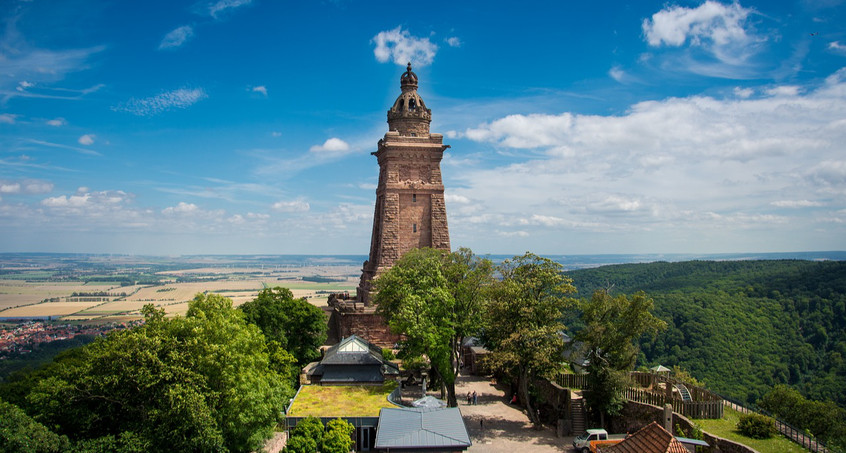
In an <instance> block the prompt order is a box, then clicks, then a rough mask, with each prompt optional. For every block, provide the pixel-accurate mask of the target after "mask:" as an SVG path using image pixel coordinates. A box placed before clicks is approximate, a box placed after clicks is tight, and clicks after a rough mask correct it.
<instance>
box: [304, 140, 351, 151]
mask: <svg viewBox="0 0 846 453" xmlns="http://www.w3.org/2000/svg"><path fill="white" fill-rule="evenodd" d="M349 150H350V145H349V143H347V142H345V141H343V140H341V139H340V138H336V137H332V138H330V139H327V140H326V141H325V142H323V144H322V145H314V146H312V147H311V148H309V151H311V152H313V153H321V152H331V153H342V152H346V151H349Z"/></svg>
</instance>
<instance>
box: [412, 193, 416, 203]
mask: <svg viewBox="0 0 846 453" xmlns="http://www.w3.org/2000/svg"><path fill="white" fill-rule="evenodd" d="M411 202H412V203H417V194H416V193H413V194H411Z"/></svg>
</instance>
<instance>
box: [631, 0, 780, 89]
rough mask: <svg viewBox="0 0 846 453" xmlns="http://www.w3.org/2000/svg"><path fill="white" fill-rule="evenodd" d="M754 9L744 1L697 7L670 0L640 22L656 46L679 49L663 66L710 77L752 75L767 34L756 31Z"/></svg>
mask: <svg viewBox="0 0 846 453" xmlns="http://www.w3.org/2000/svg"><path fill="white" fill-rule="evenodd" d="M753 14H756V12H755V11H754V10H753V9H749V8H744V7H743V6H741V5H740V3H737V2H735V3H732V4H728V5H724V4H722V3H718V2H715V1H710V0H709V1H706V2H705V3H703V4H701V5H699V6H697V7H696V8H687V7H683V6H676V5H670V6H666V7H665V8H664V9H662V10H661V11H659V12H657V13H655V14H653V15H652V17H651V18H648V19H644V20H643V22H642V24H641V27H642V29H643V34H644V38H645V39H646V42H647V43H648V44H649V45H650V46H652V47H653V48H665V49H679V50H680V51H681V53H678V54H674V53H669V54H668V55H666V56H665V57H666V58H668V59H669V61H668V60H664V59H662V60H660V61H665V63H664V64H663V65H662V66H661V67H662V69H667V70H674V71H689V72H694V73H697V74H702V75H707V76H710V77H721V78H733V79H748V78H754V77H755V75H756V74H757V73H756V71H757V70H759V68H758V66H757V65H756V64H754V62H753V61H754V60H753V58H754V57H755V56H756V55H757V54H758V53H759V52H761V50H762V49H763V48H764V47H763V46H764V43H765V42H766V41H767V38H766V37H765V36H762V35H758V34H756V32H755V30H754V29H753V28H752V25H751V21H750V20H749V16H751V15H753Z"/></svg>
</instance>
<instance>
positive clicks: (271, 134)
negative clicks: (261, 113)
mask: <svg viewBox="0 0 846 453" xmlns="http://www.w3.org/2000/svg"><path fill="white" fill-rule="evenodd" d="M270 136H271V137H281V136H282V133H281V132H279V131H273V132H271V133H270Z"/></svg>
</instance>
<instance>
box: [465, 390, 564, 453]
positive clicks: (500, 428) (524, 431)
mask: <svg viewBox="0 0 846 453" xmlns="http://www.w3.org/2000/svg"><path fill="white" fill-rule="evenodd" d="M455 391H456V394H457V395H458V407H460V408H461V414H462V415H463V416H464V422H465V423H466V424H467V430H468V432H469V433H470V439H471V440H472V441H473V446H471V447H470V448H469V449H468V450H467V451H468V452H478V453H482V452H491V453H517V452H538V453H547V452H549V453H561V452H572V451H574V450H573V438H572V437H562V438H558V437H555V431H554V430H553V429H552V428H544V429H543V430H540V431H536V430H535V429H533V428H532V424H531V423H530V422H529V418H528V417H527V416H526V414H525V413H524V412H523V411H521V410H520V408H519V407H518V406H512V405H510V404H508V401H506V395H505V391H504V389H502V388H498V387H496V386H494V385H493V384H491V381H490V380H489V379H486V378H484V377H480V376H471V375H464V374H462V375H460V376H459V377H458V379H457V381H456V385H455ZM473 391H475V392H476V394H477V395H478V399H477V404H476V405H472V404H471V405H468V404H467V392H470V393H473ZM482 422H484V428H482V426H481V425H482Z"/></svg>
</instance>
